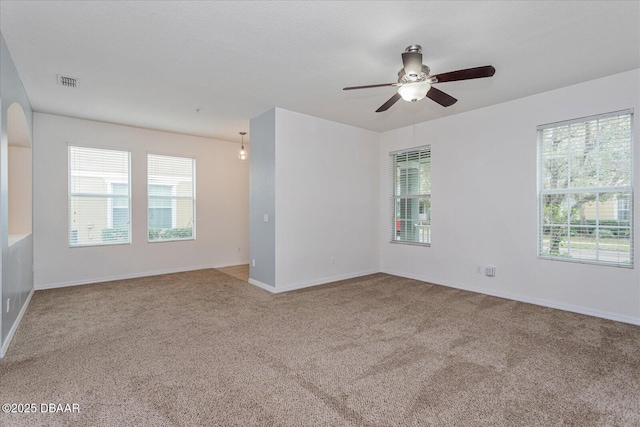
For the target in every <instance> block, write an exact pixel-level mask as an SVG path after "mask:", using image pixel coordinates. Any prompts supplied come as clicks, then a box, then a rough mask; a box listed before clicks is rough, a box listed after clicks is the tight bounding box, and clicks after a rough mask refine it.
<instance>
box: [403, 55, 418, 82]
mask: <svg viewBox="0 0 640 427" xmlns="http://www.w3.org/2000/svg"><path fill="white" fill-rule="evenodd" d="M402 64H403V65H404V73H405V75H407V76H413V75H415V76H416V77H417V76H419V75H420V73H422V53H420V52H404V53H403V54H402Z"/></svg>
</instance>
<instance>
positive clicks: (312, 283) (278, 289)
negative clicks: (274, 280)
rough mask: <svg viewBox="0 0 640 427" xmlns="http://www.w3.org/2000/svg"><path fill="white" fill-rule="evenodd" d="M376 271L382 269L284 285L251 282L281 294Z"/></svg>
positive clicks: (250, 281) (252, 280)
mask: <svg viewBox="0 0 640 427" xmlns="http://www.w3.org/2000/svg"><path fill="white" fill-rule="evenodd" d="M375 273H380V270H367V271H360V272H357V273H349V274H342V275H340V276H332V277H324V278H322V279H316V280H309V281H307V282H301V283H296V284H293V285H288V286H282V287H278V286H276V287H273V286H269V285H267V284H265V283H262V282H259V281H257V280H254V279H249V283H251V284H252V285H255V286H257V287H259V288H262V289H264V290H266V291H269V292H271V293H273V294H280V293H282V292H289V291H295V290H296V289H304V288H310V287H312V286H318V285H326V284H327V283H332V282H338V281H340V280H347V279H354V278H356V277H362V276H368V275H369V274H375Z"/></svg>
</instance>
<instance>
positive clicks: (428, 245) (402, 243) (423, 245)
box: [389, 240, 431, 248]
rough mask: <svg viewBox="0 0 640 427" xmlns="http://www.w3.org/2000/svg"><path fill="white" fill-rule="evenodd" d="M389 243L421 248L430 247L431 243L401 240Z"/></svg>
mask: <svg viewBox="0 0 640 427" xmlns="http://www.w3.org/2000/svg"><path fill="white" fill-rule="evenodd" d="M389 243H392V244H394V245H407V246H420V247H423V248H430V247H431V243H418V242H404V241H402V240H391V241H390V242H389Z"/></svg>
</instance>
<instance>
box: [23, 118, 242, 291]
mask: <svg viewBox="0 0 640 427" xmlns="http://www.w3.org/2000/svg"><path fill="white" fill-rule="evenodd" d="M69 144H71V145H73V144H77V145H83V146H95V147H102V148H113V149H122V150H127V151H130V152H131V195H132V200H131V215H132V243H131V244H129V245H109V246H93V247H77V248H69V245H68V236H67V224H68V212H67V197H68V196H67V180H68V178H67V174H68V171H67V146H68V145H69ZM239 148H240V147H239V145H238V144H236V143H232V142H226V141H218V140H212V139H208V138H199V137H194V136H187V135H180V134H174V133H169V132H161V131H155V130H149V129H140V128H135V127H130V126H121V125H115V124H109V123H101V122H95V121H90V120H80V119H73V118H69V117H61V116H55V115H50V114H42V113H36V114H35V115H34V149H33V156H34V168H33V170H34V206H33V212H34V259H35V287H36V289H44V288H50V287H59V286H68V285H75V284H83V283H92V282H100V281H106V280H114V279H121V278H129V277H139V276H147V275H153V274H162V273H168V272H176V271H186V270H195V269H200V268H211V267H222V266H229V265H237V264H245V263H247V262H248V254H249V251H248V249H249V235H248V232H249V227H248V225H249V218H248V203H249V181H248V178H249V173H248V172H249V171H248V165H247V163H246V162H241V161H240V160H238V159H237V152H238V149H239ZM148 152H149V153H156V154H165V155H173V156H182V157H192V158H195V159H196V240H189V241H177V242H154V243H148V242H147V198H146V195H147V176H146V174H147V159H146V155H147V153H148Z"/></svg>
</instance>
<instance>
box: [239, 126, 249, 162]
mask: <svg viewBox="0 0 640 427" xmlns="http://www.w3.org/2000/svg"><path fill="white" fill-rule="evenodd" d="M246 134H247V133H246V132H240V135H242V147H241V148H240V151H238V159H240V160H247V159H248V158H249V153H248V152H247V150H245V149H244V136H245V135H246Z"/></svg>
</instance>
